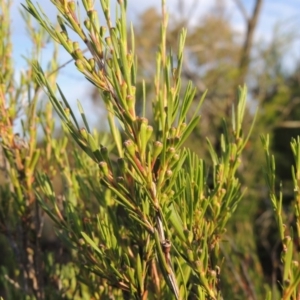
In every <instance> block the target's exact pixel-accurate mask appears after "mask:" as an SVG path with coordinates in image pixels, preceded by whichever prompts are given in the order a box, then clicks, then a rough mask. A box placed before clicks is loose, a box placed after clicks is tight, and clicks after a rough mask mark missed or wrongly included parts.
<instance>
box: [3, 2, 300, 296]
mask: <svg viewBox="0 0 300 300" xmlns="http://www.w3.org/2000/svg"><path fill="white" fill-rule="evenodd" d="M171 2H172V0H170V1H169V5H172V4H171ZM173 2H174V3H176V5H177V6H178V9H177V11H176V14H175V15H172V14H171V15H170V17H169V32H168V45H167V47H168V49H176V45H177V40H178V36H179V32H180V30H181V28H182V27H187V28H188V36H187V43H186V48H185V57H184V60H185V61H184V68H183V75H184V78H183V82H185V83H187V82H188V80H192V81H193V83H194V84H195V85H196V86H197V89H198V93H199V97H200V96H201V94H202V93H203V92H204V91H205V90H206V89H207V90H208V93H207V96H206V99H205V101H204V104H203V106H202V108H201V115H202V117H201V120H200V123H199V126H198V127H197V128H196V130H195V131H194V132H193V134H192V137H191V138H190V139H189V141H188V142H187V143H186V147H189V148H191V149H192V150H193V151H195V152H196V153H197V154H198V155H199V156H201V157H207V156H208V153H207V151H206V147H205V139H206V137H209V138H210V140H211V141H212V143H213V144H214V146H215V147H216V148H217V149H218V147H219V145H218V137H219V134H220V132H221V129H222V124H221V121H222V118H225V119H226V118H230V117H231V116H230V111H231V107H232V104H233V102H234V101H235V100H236V90H237V86H238V85H240V84H243V83H246V85H247V86H248V92H249V95H248V99H249V101H248V112H247V117H248V119H249V126H250V122H251V120H252V119H253V115H254V112H255V111H256V108H257V107H258V117H257V121H256V125H255V127H254V132H253V133H252V136H251V138H250V140H249V142H248V145H247V149H246V151H245V152H244V158H243V165H242V166H241V168H240V170H239V173H240V176H241V178H242V181H243V183H244V185H245V186H246V187H247V193H246V194H245V196H244V198H243V201H241V203H240V206H239V208H238V210H237V212H236V213H235V216H234V218H232V219H231V221H230V224H229V226H228V228H227V233H226V240H225V242H224V243H223V246H222V252H223V255H224V257H225V260H224V264H226V265H227V267H226V268H223V269H224V270H225V272H223V273H222V278H221V283H222V286H223V287H222V290H223V291H224V299H253V300H254V299H263V298H264V296H265V291H266V290H267V287H268V286H269V287H271V288H272V290H280V280H281V277H280V274H281V272H280V268H281V262H280V252H281V248H280V245H281V243H280V240H279V235H278V231H277V229H276V224H275V219H274V216H273V210H272V206H271V202H270V200H269V198H268V191H267V188H266V184H265V182H264V176H263V166H264V159H265V158H264V153H263V149H262V145H261V141H260V135H261V134H265V133H268V134H270V136H271V141H272V151H273V152H274V153H275V157H276V161H277V176H278V178H280V180H281V181H282V185H283V197H284V205H285V209H284V210H285V212H286V214H287V216H288V217H287V220H290V224H286V225H287V226H288V225H292V224H293V222H294V218H295V217H294V215H292V214H291V215H289V214H290V212H289V211H290V210H289V205H290V203H291V201H292V199H293V188H292V186H293V185H292V178H291V170H290V166H291V165H292V163H293V156H292V152H291V150H290V141H291V138H292V137H296V136H297V135H300V121H299V120H300V105H299V104H300V73H299V71H300V62H299V61H298V60H295V61H294V63H293V66H292V67H289V68H287V67H286V64H285V59H286V56H285V55H286V51H287V49H289V47H292V45H294V42H295V40H297V39H299V35H298V32H296V31H292V30H291V31H290V32H286V30H285V31H283V30H282V28H281V27H282V26H284V24H278V26H277V27H275V28H274V34H273V35H272V38H270V39H268V40H267V41H265V40H261V39H255V38H254V33H255V31H256V29H257V24H258V22H259V21H260V22H263V21H264V20H260V17H261V14H262V10H263V9H264V6H263V4H264V0H251V2H252V3H253V4H252V10H251V11H247V10H246V8H245V7H244V5H243V1H240V0H233V2H234V4H235V9H236V10H238V11H239V13H240V14H241V15H242V17H243V19H244V22H245V28H246V30H245V31H244V32H241V31H239V30H237V29H236V28H235V27H234V25H233V24H232V22H231V20H230V13H228V10H227V6H226V4H225V2H223V1H215V4H214V6H213V8H212V9H211V11H210V13H209V14H207V15H205V17H201V18H200V17H199V18H198V19H197V15H194V13H195V12H196V11H197V9H196V6H198V5H201V1H194V3H193V4H192V5H191V6H187V5H186V4H185V1H184V0H178V1H175V0H174V1H173ZM174 5H175V4H174ZM298 17H300V16H299V15H298ZM160 18H161V13H160V12H159V11H158V10H157V9H156V8H154V7H153V8H149V9H147V10H146V11H144V12H142V13H141V14H140V15H139V16H138V19H137V20H136V22H135V35H136V42H135V44H136V46H137V49H136V53H137V55H138V66H139V72H142V73H141V74H138V75H139V76H138V78H141V79H144V80H145V82H146V88H147V92H148V94H147V95H148V99H147V100H148V101H149V107H150V105H151V104H150V103H151V89H152V88H153V86H152V85H151V80H152V78H153V75H154V72H155V66H154V65H153V61H154V57H155V53H156V50H157V48H156V47H157V45H158V44H159V39H160V29H159V26H160ZM191 19H193V22H192V24H191V23H190V20H191ZM195 20H196V21H195ZM291 28H292V27H291ZM295 59H296V58H295ZM86 93H88V94H89V96H90V97H91V99H92V102H93V106H94V111H96V109H97V111H99V112H101V104H99V103H101V101H100V99H99V98H98V92H97V91H96V90H90V89H89V90H88V91H86ZM138 93H139V94H140V96H141V97H140V99H142V81H140V82H139V86H138ZM199 97H198V98H199ZM139 109H140V107H139V106H138V107H137V110H139ZM101 113H102V114H103V112H101ZM97 125H98V126H99V127H101V126H102V128H103V121H102V123H101V121H99V124H97ZM103 130H104V128H103ZM68 147H72V145H69V146H68ZM1 176H2V177H1ZM2 180H4V177H3V174H2V175H0V182H2ZM61 188H62V186H61V181H59V180H57V186H56V189H57V190H60V189H61ZM47 224H48V223H47ZM49 224H50V223H49ZM49 224H48V225H47V226H46V227H45V228H46V229H44V236H43V240H42V243H43V247H44V249H51V250H52V251H53V252H54V254H55V255H59V253H63V248H62V247H61V245H60V244H59V242H58V240H57V239H56V238H55V235H54V232H53V231H52V229H51V225H49ZM48 228H49V229H48ZM0 233H1V232H0ZM0 244H1V246H0V249H1V253H2V254H1V256H0V265H1V266H5V267H8V268H9V264H11V263H12V258H11V256H12V253H11V252H10V250H9V246H8V245H7V242H6V240H5V238H4V235H1V236H0ZM295 244H296V246H297V247H298V251H300V241H295ZM59 251H60V252H59ZM64 258H65V259H67V260H68V254H66V255H65V256H64ZM1 289H2V290H1ZM2 292H3V287H1V283H0V295H1V293H2Z"/></svg>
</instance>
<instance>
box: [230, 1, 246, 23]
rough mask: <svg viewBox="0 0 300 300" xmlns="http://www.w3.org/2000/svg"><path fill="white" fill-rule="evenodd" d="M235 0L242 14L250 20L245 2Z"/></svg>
mask: <svg viewBox="0 0 300 300" xmlns="http://www.w3.org/2000/svg"><path fill="white" fill-rule="evenodd" d="M233 1H234V2H235V4H236V6H237V7H238V9H239V10H240V12H241V14H242V15H243V17H244V19H245V21H246V22H249V16H248V13H247V10H246V8H245V6H244V4H243V2H242V1H241V0H233Z"/></svg>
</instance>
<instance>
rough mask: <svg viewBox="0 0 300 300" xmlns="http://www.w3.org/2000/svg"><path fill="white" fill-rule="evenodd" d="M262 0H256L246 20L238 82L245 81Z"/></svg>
mask: <svg viewBox="0 0 300 300" xmlns="http://www.w3.org/2000/svg"><path fill="white" fill-rule="evenodd" d="M262 4H263V0H256V3H255V6H254V9H253V13H252V16H251V18H250V19H249V20H248V22H247V33H246V37H245V41H244V45H243V49H242V54H241V59H240V64H239V69H240V76H239V80H238V81H239V84H241V83H243V82H244V81H245V76H246V73H247V71H248V67H249V61H250V51H251V48H252V44H253V37H254V32H255V28H256V26H257V22H258V17H259V14H260V11H261V8H262Z"/></svg>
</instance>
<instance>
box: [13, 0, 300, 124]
mask: <svg viewBox="0 0 300 300" xmlns="http://www.w3.org/2000/svg"><path fill="white" fill-rule="evenodd" d="M198 1H199V2H198V5H197V6H196V7H195V8H194V7H193V15H192V16H191V22H190V24H191V25H193V23H195V22H197V20H198V19H199V17H201V16H205V15H206V14H209V13H210V11H211V9H212V5H213V2H214V1H212V0H198ZM219 1H221V0H219ZM241 1H242V2H243V4H244V6H245V8H246V10H247V11H248V13H249V14H250V12H251V11H252V8H253V7H252V6H253V4H254V0H241ZM24 2H25V0H15V1H14V2H13V6H12V10H11V18H12V34H13V46H14V51H13V57H14V61H15V67H16V70H18V71H21V70H22V69H23V68H24V66H25V62H24V59H23V58H22V55H26V54H28V53H29V52H30V49H31V46H30V42H29V40H28V38H27V36H26V31H25V29H24V24H23V21H22V18H21V16H20V13H19V11H18V10H19V9H21V5H20V3H24ZM36 2H38V3H39V4H40V5H41V7H42V8H43V10H44V11H45V12H46V13H47V15H48V17H49V18H50V19H51V20H55V18H56V11H55V8H54V6H53V4H52V3H51V1H50V0H36V1H34V0H33V3H36ZM95 2H100V1H97V0H96V1H95ZM111 2H112V3H114V2H115V1H111ZM160 2H161V1H160V0H152V1H151V0H128V16H129V19H130V20H131V21H132V22H133V24H134V22H135V20H136V17H137V15H138V14H140V13H141V12H142V11H143V10H145V9H146V8H148V7H150V6H156V7H157V8H158V9H159V6H160ZM184 2H185V3H186V5H189V6H191V5H193V3H194V2H195V1H194V0H184ZM222 2H223V3H224V5H226V7H227V11H228V15H229V19H230V21H231V23H232V24H233V25H234V26H235V27H236V29H237V30H239V31H240V32H243V31H244V30H245V22H244V20H243V17H242V15H241V13H240V11H239V10H238V9H237V6H236V4H235V1H234V0H222ZM177 3H178V1H177V0H169V1H168V0H167V9H168V10H169V11H170V12H173V13H175V14H176V11H177V9H178V6H177ZM98 7H99V6H98ZM276 24H277V25H278V27H279V28H280V33H281V34H285V33H287V32H291V31H292V32H295V33H297V32H298V31H299V30H298V28H300V3H299V0H264V4H263V8H262V14H261V15H260V19H259V23H258V27H257V30H256V35H255V39H256V41H262V42H264V41H270V40H271V39H272V35H273V28H274V26H275V25H276ZM299 32H300V31H299ZM51 53H52V51H51V49H50V48H49V47H48V48H47V47H46V48H45V49H44V52H43V56H42V60H43V61H44V62H46V61H48V59H49V58H50V55H51ZM69 58H70V57H69V55H68V54H66V53H65V52H64V50H63V49H62V50H61V52H60V56H59V61H60V63H61V64H63V63H64V62H66V61H68V60H69ZM299 58H300V33H299V34H298V37H297V41H296V42H295V43H294V45H293V47H291V49H289V53H288V54H287V59H286V64H287V66H289V65H293V62H294V61H295V60H296V59H299ZM58 83H59V85H60V86H61V88H62V90H63V92H64V93H65V95H66V96H67V99H71V102H73V103H75V102H76V99H80V100H82V99H84V98H86V89H88V88H90V85H89V83H87V82H86V81H85V80H84V78H83V77H82V76H81V75H80V74H79V73H78V72H77V71H76V68H75V67H74V65H73V64H72V63H71V64H69V65H68V67H66V68H64V69H62V70H61V75H60V76H59V78H58ZM86 103H87V102H86ZM87 105H88V104H87ZM84 106H86V105H84ZM86 109H89V107H86ZM95 121H96V119H95Z"/></svg>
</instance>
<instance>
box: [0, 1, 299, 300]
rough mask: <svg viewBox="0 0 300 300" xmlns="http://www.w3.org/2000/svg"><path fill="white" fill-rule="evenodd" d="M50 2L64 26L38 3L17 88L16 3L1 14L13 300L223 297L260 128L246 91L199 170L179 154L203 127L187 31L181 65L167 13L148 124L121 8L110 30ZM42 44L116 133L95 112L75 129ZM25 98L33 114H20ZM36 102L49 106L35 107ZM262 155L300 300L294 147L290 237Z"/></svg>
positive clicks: (25, 109) (93, 16)
mask: <svg viewBox="0 0 300 300" xmlns="http://www.w3.org/2000/svg"><path fill="white" fill-rule="evenodd" d="M52 2H53V4H54V6H55V7H56V8H57V10H58V26H56V25H54V24H52V23H51V22H50V21H49V20H48V19H47V17H46V14H45V13H43V12H42V9H41V8H40V7H39V6H35V5H33V3H32V1H30V0H26V4H25V5H23V6H24V8H25V10H26V11H27V12H26V13H25V12H24V13H23V17H24V20H25V22H26V24H27V26H28V28H29V35H30V36H31V38H32V41H33V44H34V45H33V47H34V49H35V50H36V51H35V52H33V57H30V58H27V62H28V71H27V73H26V76H25V74H22V75H21V80H20V84H19V85H18V84H16V83H15V82H13V81H12V80H10V79H9V78H12V74H13V66H12V64H11V60H10V55H9V53H10V51H11V49H10V47H9V45H10V40H9V38H10V34H9V14H8V12H9V9H8V7H9V5H8V4H9V1H7V3H4V2H3V5H2V7H1V9H2V10H1V19H3V20H4V22H3V24H4V25H5V26H2V27H1V32H0V34H1V37H2V38H3V39H2V40H3V42H2V44H3V46H2V48H1V53H0V54H1V55H0V57H1V62H0V63H1V67H2V69H3V72H2V77H1V90H0V92H1V94H0V113H1V120H0V130H1V131H0V132H1V138H0V142H1V147H2V150H3V154H4V157H5V159H4V162H5V164H4V167H3V171H4V172H3V173H4V174H3V175H5V176H6V177H5V180H3V181H4V183H3V184H1V186H0V193H1V194H0V195H1V198H0V207H1V210H0V225H1V233H2V234H3V237H4V240H5V241H4V242H3V243H7V244H8V245H10V249H11V253H10V254H9V257H11V262H10V263H6V264H3V267H2V268H1V273H0V276H1V284H2V286H1V288H2V289H3V290H4V291H5V296H6V297H7V299H23V298H24V299H91V298H92V299H112V298H114V299H173V298H174V299H222V297H223V294H224V291H223V290H222V284H221V282H220V278H222V274H224V269H225V268H226V265H225V264H224V259H225V261H226V260H227V261H228V260H229V259H228V257H226V253H227V252H226V251H224V248H225V247H224V241H225V240H226V239H227V237H226V230H227V227H228V223H229V221H230V220H232V218H233V215H234V213H235V212H236V210H237V208H238V205H239V203H240V201H241V199H242V197H243V195H244V190H243V189H242V185H241V180H240V176H239V174H238V171H239V168H240V165H241V163H242V158H243V157H242V154H243V151H244V149H245V147H246V146H247V143H248V141H249V137H250V133H251V131H252V127H253V124H254V121H253V123H252V126H251V127H250V130H249V132H247V133H245V132H244V131H245V130H244V128H245V126H244V125H245V124H244V123H245V122H244V118H245V114H246V113H247V106H246V95H247V89H246V87H243V88H241V87H240V88H239V89H238V95H237V103H236V105H233V107H232V118H231V122H227V121H226V120H225V119H223V120H222V122H221V124H222V134H221V136H220V137H217V138H218V139H219V145H220V147H219V150H216V149H215V147H214V146H213V143H212V142H211V141H210V140H209V139H207V141H206V143H205V142H204V141H202V143H203V147H204V144H205V145H206V147H207V149H208V151H209V153H210V158H211V159H210V161H207V160H204V159H201V158H199V157H198V156H197V155H196V154H195V153H194V152H193V151H192V150H190V149H188V148H184V145H185V141H186V140H187V139H188V138H189V137H190V136H191V133H192V131H193V130H194V129H195V127H196V126H197V124H198V122H199V119H200V114H199V111H200V108H201V104H202V102H203V100H204V97H205V93H204V94H203V95H202V97H201V99H198V100H196V99H195V98H196V93H197V89H196V88H195V87H194V86H193V84H192V83H191V82H189V83H188V84H187V85H186V86H185V85H184V84H183V83H182V79H181V78H182V74H181V72H182V64H183V51H184V44H185V40H186V31H185V30H184V29H183V30H182V31H181V33H180V36H179V38H178V46H177V51H176V52H177V55H174V54H173V53H172V52H169V51H168V49H167V23H168V15H167V14H166V13H165V3H164V1H162V11H163V14H162V21H161V27H160V28H161V31H160V44H159V50H158V52H157V55H156V64H155V66H156V71H155V76H154V78H153V80H152V83H151V84H152V87H153V89H154V91H155V93H154V95H153V101H152V110H151V112H150V113H149V112H147V116H146V101H145V99H146V98H147V90H146V85H145V84H144V85H143V92H142V94H143V98H144V101H143V108H142V110H141V114H138V113H137V110H136V103H137V101H139V99H138V98H137V95H136V89H137V81H138V79H137V76H139V75H138V74H141V73H143V72H139V71H138V69H137V63H136V61H137V59H136V56H135V39H134V30H133V28H131V31H130V32H128V27H127V23H126V5H127V2H126V1H121V0H120V1H118V4H117V9H116V11H117V16H116V21H115V23H114V22H113V21H112V19H111V14H110V2H109V1H108V0H101V1H100V2H101V9H102V11H103V13H104V17H105V20H104V21H103V22H100V20H99V17H98V14H97V13H96V11H95V10H94V7H93V3H92V1H89V0H83V1H82V6H83V9H84V14H85V20H84V21H83V22H81V20H80V18H79V11H80V9H81V8H80V7H79V4H76V3H75V2H74V1H63V0H53V1H52ZM5 4H6V5H5ZM27 13H29V14H27ZM30 16H33V17H34V19H35V20H36V21H37V22H38V23H39V24H40V29H39V31H34V30H30V29H31V28H32V27H31V17H30ZM71 31H72V34H71ZM47 34H48V35H49V36H50V37H51V39H52V40H53V41H54V43H55V45H57V44H58V45H61V46H62V47H63V48H64V49H65V50H66V51H67V52H68V53H69V54H70V56H71V57H72V58H73V59H74V61H75V65H76V67H77V69H78V71H79V72H81V73H82V74H84V76H85V77H86V79H87V80H88V81H89V82H91V83H92V84H93V85H94V86H95V87H96V88H97V90H98V92H99V94H100V95H101V98H102V99H103V102H104V104H105V108H106V110H107V115H108V124H109V133H102V132H99V131H96V130H92V129H91V124H90V123H89V119H90V115H89V114H90V113H86V112H85V111H84V108H83V106H84V105H82V104H81V103H80V101H78V102H77V106H78V112H79V115H80V117H81V120H79V119H78V118H77V117H76V115H77V114H76V112H75V111H74V110H73V109H72V108H71V106H70V104H69V102H68V100H67V98H66V97H65V95H64V94H63V91H62V90H61V88H60V87H59V86H56V85H55V81H56V78H55V77H53V76H51V77H50V75H53V74H55V72H54V71H55V70H57V60H56V57H57V50H56V48H54V55H53V60H52V61H51V62H50V64H49V68H47V69H44V70H43V69H42V67H41V65H40V63H39V62H38V61H37V60H36V58H37V56H38V54H39V51H40V49H41V48H42V46H41V45H42V44H43V43H45V41H46V40H47V38H48V35H47ZM74 34H75V35H76V38H79V39H80V40H81V41H82V42H83V43H84V44H85V46H86V47H87V48H88V51H89V54H86V51H84V50H82V49H81V48H80V44H79V43H78V42H76V41H75V38H74V41H73V40H71V36H74ZM89 56H92V57H91V58H88V57H89ZM143 71H144V70H143ZM139 81H140V80H139ZM42 92H43V93H42ZM25 93H26V95H27V97H28V105H27V106H22V103H24V97H25V96H24V95H25ZM42 96H43V97H45V98H46V100H47V103H46V104H45V105H41V108H40V109H39V108H38V102H39V101H40V100H41V98H42ZM196 102H197V105H196V108H195V103H196ZM52 108H54V110H55V112H56V114H57V115H58V117H59V119H60V121H61V126H62V132H63V134H62V136H60V137H55V135H54V125H55V121H54V118H53V116H54V114H53V112H52ZM20 110H21V111H20ZM18 113H21V116H22V118H23V119H22V134H17V133H16V132H15V130H16V128H15V126H14V122H15V120H16V119H17V117H18V116H19V115H18ZM39 128H41V129H42V131H43V138H42V140H41V141H39V139H38V134H37V132H38V129H39ZM263 144H264V147H265V151H266V159H267V172H266V178H267V184H268V186H269V189H270V198H271V201H272V205H273V208H274V210H275V216H276V221H277V224H278V229H279V232H280V237H281V241H282V243H283V252H282V262H283V272H282V274H283V287H282V290H283V293H282V297H283V299H296V297H297V295H298V294H297V292H298V289H299V287H298V286H299V282H300V272H299V268H298V264H299V254H298V253H297V251H296V250H295V247H294V246H293V238H294V237H295V236H297V238H299V237H300V223H299V215H300V204H299V203H300V201H299V199H300V198H299V194H298V189H299V182H298V181H299V180H300V173H299V171H298V170H299V167H300V165H299V164H300V150H299V149H300V142H299V140H297V141H296V140H293V141H292V151H293V154H294V156H295V161H296V168H295V170H294V169H293V181H294V186H295V199H296V200H295V206H294V212H295V228H296V230H294V229H293V228H292V227H291V229H290V233H289V234H287V233H286V228H287V227H286V226H285V225H284V222H285V221H284V219H285V213H284V211H283V210H282V197H281V194H280V193H279V196H277V191H276V189H275V184H276V182H275V163H274V159H273V158H272V157H271V156H270V155H269V152H268V144H269V142H268V139H263ZM298 173H299V174H298ZM3 178H4V177H3ZM57 182H59V185H57ZM298 198H299V199H298ZM7 216H9V218H8V217H7ZM46 217H47V218H48V219H46ZM47 220H48V221H47ZM46 221H47V222H48V223H49V222H50V221H51V223H50V224H52V225H53V226H54V230H55V233H56V235H57V237H58V239H59V241H58V242H57V243H58V244H57V245H58V246H57V248H58V249H55V250H54V251H49V249H47V251H44V246H43V238H42V232H43V229H44V222H46ZM293 232H296V233H293ZM7 252H9V250H7ZM224 256H225V258H224ZM2 282H3V283H2ZM232 284H233V285H234V283H232ZM233 287H234V286H233ZM266 291H267V293H266V297H267V299H271V298H272V296H273V297H275V296H274V295H276V291H272V292H271V291H270V289H268V288H266Z"/></svg>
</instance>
